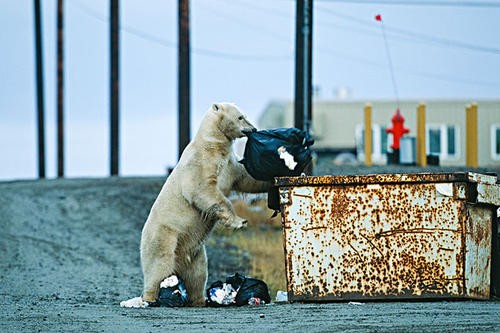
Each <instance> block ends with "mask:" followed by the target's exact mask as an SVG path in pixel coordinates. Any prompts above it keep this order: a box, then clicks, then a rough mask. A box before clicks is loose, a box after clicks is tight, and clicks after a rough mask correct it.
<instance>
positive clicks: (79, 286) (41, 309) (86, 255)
mask: <svg viewBox="0 0 500 333" xmlns="http://www.w3.org/2000/svg"><path fill="white" fill-rule="evenodd" d="M163 181H164V179H162V178H106V179H59V180H40V181H17V182H0V230H1V231H0V252H1V261H0V332H59V331H60V332H69V331H71V332H129V331H134V332H154V331H158V330H163V331H179V332H206V331H237V332H254V331H261V332H263V331H264V332H267V331H285V330H286V331H288V330H293V331H297V332H304V331H311V332H327V331H328V332H330V331H347V332H411V331H413V332H422V331H427V332H471V331H476V332H500V302H471V301H460V302H392V303H384V302H382V303H363V304H352V303H328V304H299V303H294V304H270V305H266V306H258V307H250V306H246V307H241V308H151V309H124V308H120V307H119V303H120V301H122V300H126V299H129V298H131V297H135V296H138V295H139V294H140V292H141V284H142V276H141V272H140V264H139V240H140V231H141V228H142V225H143V223H144V221H145V219H146V216H147V214H148V212H149V209H150V207H151V204H152V203H153V201H154V198H155V197H156V195H157V194H158V192H159V190H160V188H161V186H162V184H163ZM217 237H219V239H217V240H216V242H211V244H216V245H214V246H210V247H209V248H208V256H209V272H210V275H209V283H210V282H213V281H216V280H218V279H223V278H225V277H226V276H227V275H229V274H233V273H235V272H240V273H242V274H246V273H247V271H246V270H247V267H248V263H249V258H248V255H245V254H244V253H241V251H239V250H238V249H237V248H235V247H234V246H233V245H230V243H229V242H228V241H227V240H225V239H224V237H223V236H217ZM272 296H275V295H272Z"/></svg>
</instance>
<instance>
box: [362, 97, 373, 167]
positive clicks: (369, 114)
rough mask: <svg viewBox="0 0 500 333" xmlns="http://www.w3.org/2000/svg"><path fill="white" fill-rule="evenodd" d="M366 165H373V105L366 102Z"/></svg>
mask: <svg viewBox="0 0 500 333" xmlns="http://www.w3.org/2000/svg"><path fill="white" fill-rule="evenodd" d="M364 147H365V165H367V166H371V165H372V105H371V104H370V103H366V105H365V135H364Z"/></svg>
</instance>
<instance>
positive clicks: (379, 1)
mask: <svg viewBox="0 0 500 333" xmlns="http://www.w3.org/2000/svg"><path fill="white" fill-rule="evenodd" d="M316 1H320V2H341V3H351V4H362V5H396V6H439V7H482V8H500V3H499V2H497V1H412V0H404V1H396V0H375V1H371V0H316Z"/></svg>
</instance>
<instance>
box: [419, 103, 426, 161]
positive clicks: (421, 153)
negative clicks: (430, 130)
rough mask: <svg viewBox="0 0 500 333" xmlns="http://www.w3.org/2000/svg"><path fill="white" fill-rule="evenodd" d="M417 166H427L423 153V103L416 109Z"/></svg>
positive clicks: (424, 152)
mask: <svg viewBox="0 0 500 333" xmlns="http://www.w3.org/2000/svg"><path fill="white" fill-rule="evenodd" d="M417 165H419V166H423V167H424V166H426V165H427V153H426V151H425V103H424V102H420V104H419V105H418V107H417Z"/></svg>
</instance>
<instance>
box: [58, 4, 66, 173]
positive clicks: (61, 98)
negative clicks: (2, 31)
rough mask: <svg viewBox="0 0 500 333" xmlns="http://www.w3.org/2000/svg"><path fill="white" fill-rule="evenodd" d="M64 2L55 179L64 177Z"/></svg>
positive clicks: (60, 11) (60, 7) (60, 27)
mask: <svg viewBox="0 0 500 333" xmlns="http://www.w3.org/2000/svg"><path fill="white" fill-rule="evenodd" d="M63 5H64V2H63V0H57V177H64V8H63Z"/></svg>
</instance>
